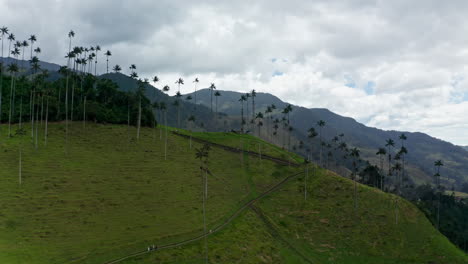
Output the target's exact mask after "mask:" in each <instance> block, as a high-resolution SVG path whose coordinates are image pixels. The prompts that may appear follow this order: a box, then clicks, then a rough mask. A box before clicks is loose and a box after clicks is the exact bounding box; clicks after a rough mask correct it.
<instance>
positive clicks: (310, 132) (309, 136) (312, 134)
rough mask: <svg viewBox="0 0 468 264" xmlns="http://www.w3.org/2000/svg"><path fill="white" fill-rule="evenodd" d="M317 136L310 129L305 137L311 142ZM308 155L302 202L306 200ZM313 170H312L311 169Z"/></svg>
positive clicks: (313, 129)
mask: <svg viewBox="0 0 468 264" xmlns="http://www.w3.org/2000/svg"><path fill="white" fill-rule="evenodd" d="M316 136H317V132H316V131H315V128H313V127H311V128H309V129H308V130H307V137H308V138H309V139H310V140H311V141H312V140H313V139H314V138H315V137H316ZM309 151H310V150H309ZM309 163H310V159H309V155H307V168H306V177H305V178H304V200H307V178H308V176H309ZM312 170H313V168H312Z"/></svg>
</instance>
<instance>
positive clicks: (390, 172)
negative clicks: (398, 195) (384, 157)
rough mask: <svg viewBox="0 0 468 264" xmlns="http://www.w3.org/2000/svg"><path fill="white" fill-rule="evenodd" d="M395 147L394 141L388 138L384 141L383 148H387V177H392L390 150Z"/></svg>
mask: <svg viewBox="0 0 468 264" xmlns="http://www.w3.org/2000/svg"><path fill="white" fill-rule="evenodd" d="M394 146H395V141H393V139H391V138H389V139H387V140H386V141H385V147H387V154H388V177H391V176H392V153H391V148H393V147H394Z"/></svg>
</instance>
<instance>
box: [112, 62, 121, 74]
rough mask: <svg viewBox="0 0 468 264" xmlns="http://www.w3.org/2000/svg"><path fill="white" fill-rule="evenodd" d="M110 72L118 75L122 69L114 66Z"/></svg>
mask: <svg viewBox="0 0 468 264" xmlns="http://www.w3.org/2000/svg"><path fill="white" fill-rule="evenodd" d="M112 70H113V71H114V72H115V73H119V72H120V71H121V70H122V67H120V65H118V64H116V65H115V66H114V68H112Z"/></svg>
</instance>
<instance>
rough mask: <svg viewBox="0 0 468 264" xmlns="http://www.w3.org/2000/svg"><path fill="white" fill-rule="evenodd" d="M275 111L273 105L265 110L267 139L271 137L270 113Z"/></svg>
mask: <svg viewBox="0 0 468 264" xmlns="http://www.w3.org/2000/svg"><path fill="white" fill-rule="evenodd" d="M272 112H273V110H272V109H271V106H267V108H266V110H265V119H266V129H267V139H269V138H270V114H271V113H272Z"/></svg>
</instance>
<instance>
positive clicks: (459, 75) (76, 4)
mask: <svg viewBox="0 0 468 264" xmlns="http://www.w3.org/2000/svg"><path fill="white" fill-rule="evenodd" d="M467 14H468V1H464V0H460V1H457V0H453V1H440V0H421V1H417V0H412V1H407V0H391V1H371V0H354V1H343V0H342V1H331V0H323V1H322V0H314V1H313V0H304V1H298V0H289V1H283V0H263V1H262V0H257V1H221V0H213V1H198V3H195V1H177V0H172V1H164V0H158V1H155V0H145V1H138V0H132V1H130V0H127V1H119V0H99V1H95V0H81V1H72V0H68V1H65V0H41V1H37V0H23V1H17V0H0V26H3V25H5V26H7V27H8V28H9V29H10V30H11V32H13V33H15V35H16V37H17V39H19V40H23V39H27V38H28V37H29V35H30V34H36V35H37V38H38V42H37V44H36V45H37V46H40V47H41V48H42V51H43V52H42V54H41V55H40V56H41V59H42V60H45V61H50V62H55V63H59V64H64V63H65V62H66V61H65V59H64V58H63V57H64V55H65V53H66V51H67V50H68V37H67V33H68V31H69V30H70V29H73V30H74V31H75V33H76V36H75V38H74V39H73V45H80V46H91V45H92V46H95V45H96V44H99V45H100V46H101V47H102V49H103V51H105V50H110V51H111V52H112V53H113V56H112V57H111V58H110V64H111V65H112V66H113V65H115V64H120V65H121V66H122V68H123V69H124V73H128V70H127V69H128V66H129V65H130V64H131V63H134V64H136V65H137V68H138V70H137V72H138V73H139V75H140V76H143V77H148V78H151V77H152V76H154V75H156V74H157V75H158V76H159V77H160V79H161V80H162V81H161V84H169V85H170V86H171V87H173V88H175V86H174V81H175V80H176V78H178V77H179V76H180V77H183V78H184V79H185V80H186V85H185V86H183V87H182V89H181V90H182V92H184V93H186V92H191V91H192V90H193V85H192V80H193V78H194V77H195V76H198V77H199V78H200V80H201V85H200V86H201V87H207V86H208V85H209V83H211V82H214V83H216V86H217V87H218V88H219V89H221V90H235V91H249V90H252V89H256V90H257V91H261V92H269V93H272V94H274V95H276V96H278V97H280V98H281V99H282V100H285V101H288V102H291V103H294V104H297V105H301V106H306V107H324V108H328V109H330V110H331V111H333V112H336V113H338V114H341V115H345V116H350V117H353V118H355V119H356V120H358V121H360V122H362V123H364V124H366V125H368V126H374V127H378V128H382V129H398V130H407V131H421V132H425V133H428V134H430V135H432V136H435V137H437V138H441V139H444V140H447V141H450V142H452V143H454V144H459V145H468V79H467V77H468V67H467V65H468V16H467ZM102 54H103V52H101V56H100V57H99V60H100V68H99V72H101V73H103V72H104V71H105V58H104V57H103V56H102ZM173 90H174V89H173Z"/></svg>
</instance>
